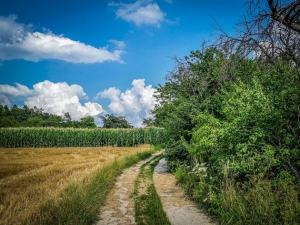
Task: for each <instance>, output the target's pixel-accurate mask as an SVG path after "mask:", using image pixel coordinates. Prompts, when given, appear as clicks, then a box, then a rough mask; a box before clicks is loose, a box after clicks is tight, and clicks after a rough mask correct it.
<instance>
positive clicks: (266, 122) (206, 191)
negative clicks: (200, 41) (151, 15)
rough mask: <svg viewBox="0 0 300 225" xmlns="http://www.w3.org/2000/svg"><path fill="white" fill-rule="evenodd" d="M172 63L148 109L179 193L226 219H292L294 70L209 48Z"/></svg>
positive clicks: (297, 171)
mask: <svg viewBox="0 0 300 225" xmlns="http://www.w3.org/2000/svg"><path fill="white" fill-rule="evenodd" d="M176 67H177V68H176V70H175V72H173V73H171V74H170V75H169V76H168V77H167V81H168V82H167V83H166V84H165V85H164V86H159V87H158V89H157V90H158V92H157V95H156V98H157V99H158V101H159V102H160V104H159V105H158V106H157V107H156V108H155V110H154V111H153V112H154V116H155V118H156V119H155V122H154V123H155V124H156V125H159V126H161V127H164V128H165V129H166V135H167V138H166V140H167V142H166V146H165V148H166V150H167V151H166V156H167V158H168V160H169V162H168V164H169V166H170V168H171V170H172V171H176V172H175V175H176V177H177V178H178V180H179V181H180V182H181V183H183V184H184V187H185V190H186V193H187V194H188V195H189V196H190V197H191V198H192V199H194V200H195V201H196V202H198V203H199V204H201V205H202V206H203V207H205V208H206V209H207V210H208V211H210V212H212V213H213V214H215V215H217V216H218V217H219V218H220V220H221V221H222V223H225V224H234V223H236V224H272V223H273V224H298V223H299V221H298V219H297V218H298V217H299V214H298V213H297V210H298V209H299V184H300V141H299V140H300V138H299V133H300V120H299V118H300V117H299V115H300V106H299V103H300V89H299V84H300V70H299V68H297V67H295V66H294V65H291V64H290V63H286V62H284V61H280V60H277V64H276V65H274V64H268V63H266V62H263V63H261V62H257V61H255V60H251V59H242V58H240V57H239V56H238V55H234V54H231V55H226V54H225V53H223V52H222V51H220V50H217V49H215V48H208V49H206V50H204V51H203V52H200V51H196V52H192V54H191V55H190V56H189V57H186V58H185V59H184V60H182V61H179V62H178V61H177V64H176ZM283 174H285V175H284V176H283ZM229 183H230V185H229V186H226V184H229ZM284 184H289V186H285V185H284ZM225 195H226V196H229V199H227V200H224V199H225V197H224V196H225ZM283 199H289V200H288V201H285V200H283ZM229 200H230V201H232V202H231V203H228V201H229ZM263 201H266V202H265V204H263ZM256 214H257V217H256V218H254V217H255V215H256ZM266 215H270V217H271V218H270V220H268V221H267V220H266ZM288 218H290V219H288Z"/></svg>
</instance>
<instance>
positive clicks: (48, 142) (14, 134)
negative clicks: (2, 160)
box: [0, 128, 164, 148]
mask: <svg viewBox="0 0 300 225" xmlns="http://www.w3.org/2000/svg"><path fill="white" fill-rule="evenodd" d="M163 138H164V130H163V129H158V128H147V129H142V128H140V129H102V128H95V129H66V128H64V129H63V128H62V129H59V128H2V129H0V147H4V148H21V147H26V148H30V147H33V148H45V147H100V146H118V147H121V146H122V147H132V146H136V145H140V144H151V145H156V144H159V143H162V142H163Z"/></svg>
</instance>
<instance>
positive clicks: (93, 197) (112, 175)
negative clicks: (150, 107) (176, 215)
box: [24, 149, 154, 225]
mask: <svg viewBox="0 0 300 225" xmlns="http://www.w3.org/2000/svg"><path fill="white" fill-rule="evenodd" d="M153 152H154V150H153V149H150V150H146V151H143V152H140V153H137V154H135V155H132V156H127V157H125V158H123V159H116V160H115V161H114V162H113V163H111V164H109V165H107V166H105V167H103V168H101V169H99V170H97V171H96V172H94V173H93V174H92V175H91V176H89V177H88V178H86V179H84V180H83V181H81V182H78V183H73V184H71V185H69V186H68V187H67V188H66V189H64V191H62V193H61V194H60V195H59V196H58V197H57V198H55V199H52V200H49V201H47V202H46V203H45V204H44V205H43V206H42V207H41V208H40V210H39V212H37V213H36V214H34V215H32V217H31V218H29V219H28V220H27V221H25V222H24V224H49V225H50V224H51V225H52V224H76V225H80V224H82V225H88V224H94V223H95V222H96V221H97V220H98V215H99V209H100V207H101V206H102V205H103V204H104V202H105V199H106V196H107V194H108V193H109V191H110V190H111V189H112V188H113V186H114V183H115V180H116V178H117V176H119V175H120V174H121V173H122V171H123V170H124V169H125V168H128V167H130V166H132V165H134V164H135V163H137V162H139V161H140V160H142V159H145V158H147V157H149V156H150V155H151V154H152V153H153Z"/></svg>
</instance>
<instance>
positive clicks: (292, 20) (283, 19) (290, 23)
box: [268, 0, 300, 34]
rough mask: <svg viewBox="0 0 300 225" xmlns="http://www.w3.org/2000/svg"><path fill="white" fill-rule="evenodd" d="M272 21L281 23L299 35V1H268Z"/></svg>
mask: <svg viewBox="0 0 300 225" xmlns="http://www.w3.org/2000/svg"><path fill="white" fill-rule="evenodd" d="M268 5H269V8H270V10H271V13H270V16H271V18H272V19H273V20H276V21H278V22H279V23H282V24H283V25H285V26H287V27H289V28H290V29H292V30H294V31H296V32H298V33H299V34H300V19H299V17H300V1H299V0H297V1H288V0H286V1H278V0H276V1H275V2H274V0H268Z"/></svg>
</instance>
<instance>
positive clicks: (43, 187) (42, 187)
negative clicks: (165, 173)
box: [0, 145, 150, 224]
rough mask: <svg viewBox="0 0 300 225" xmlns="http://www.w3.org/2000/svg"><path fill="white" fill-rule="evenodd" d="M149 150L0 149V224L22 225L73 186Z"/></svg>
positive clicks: (139, 147)
mask: <svg viewBox="0 0 300 225" xmlns="http://www.w3.org/2000/svg"><path fill="white" fill-rule="evenodd" d="M149 147H150V146H149V145H140V146H138V147H131V148H126V147H76V148H74V147H72V148H0V162H1V163H0V224H20V223H21V222H22V221H24V220H26V219H28V218H30V217H32V215H34V213H35V212H36V211H37V209H38V208H39V207H40V206H41V204H43V203H44V202H45V201H47V200H48V199H51V198H55V196H57V195H58V193H59V192H60V191H61V190H62V189H63V188H65V187H66V186H67V185H69V184H70V183H73V182H77V181H80V180H82V179H83V178H85V177H87V176H88V175H89V174H90V173H92V172H93V171H95V170H96V169H97V168H100V167H102V166H103V165H106V164H107V163H109V162H112V160H113V159H114V158H120V157H123V156H125V155H126V156H127V155H132V154H134V153H136V152H141V151H144V150H145V149H149Z"/></svg>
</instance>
